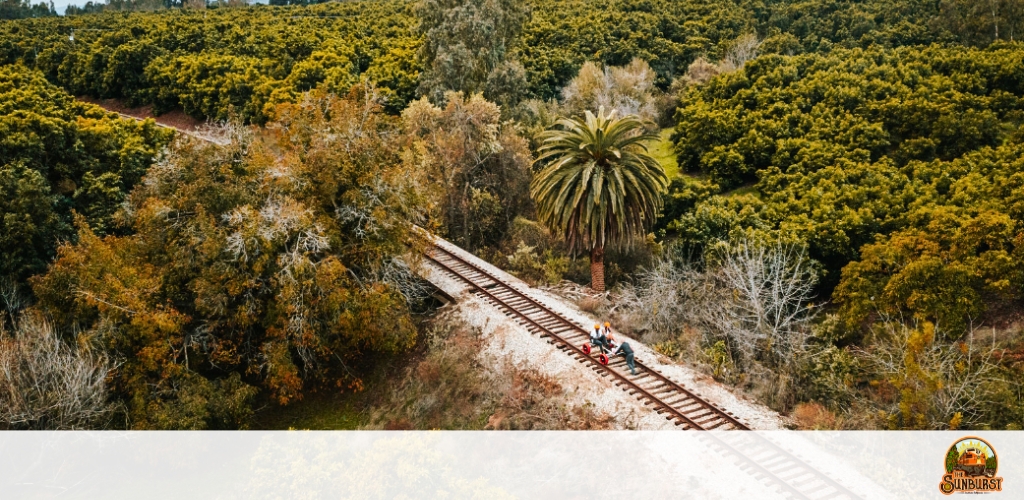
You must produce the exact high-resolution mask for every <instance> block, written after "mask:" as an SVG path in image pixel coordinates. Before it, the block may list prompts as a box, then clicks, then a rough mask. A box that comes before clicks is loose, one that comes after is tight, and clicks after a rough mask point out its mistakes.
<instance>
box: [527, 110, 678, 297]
mask: <svg viewBox="0 0 1024 500" xmlns="http://www.w3.org/2000/svg"><path fill="white" fill-rule="evenodd" d="M656 137H657V136H654V135H652V134H647V133H644V125H643V122H641V121H640V119H639V118H637V117H636V116H634V115H631V116H625V117H622V118H619V117H617V116H616V112H615V111H612V112H611V113H608V114H607V115H606V114H605V111H604V109H603V108H601V109H600V110H599V111H598V113H597V115H596V116H595V115H594V114H593V113H591V112H589V111H587V112H586V115H585V117H584V118H563V119H561V120H559V121H558V123H557V124H556V126H555V128H552V129H551V130H548V131H546V132H545V133H544V134H543V135H542V137H541V141H542V142H541V146H540V157H539V158H537V163H538V164H540V165H541V166H542V169H541V170H540V171H539V172H537V174H536V176H535V177H534V180H533V182H532V183H531V185H530V195H531V196H532V197H533V199H534V201H535V202H536V203H537V215H538V217H539V219H540V221H541V222H543V223H544V224H546V225H547V226H548V227H549V228H551V230H552V231H553V232H555V233H556V234H559V235H561V237H562V238H564V239H565V241H566V243H568V245H569V248H570V251H585V252H587V253H589V254H590V272H591V287H592V288H593V289H594V290H597V291H604V252H605V247H608V246H629V245H632V244H633V243H634V242H635V241H636V240H638V239H641V238H643V236H644V235H645V234H646V233H647V231H649V230H650V229H651V227H652V226H653V225H654V220H655V218H656V217H657V216H658V212H659V211H660V210H661V207H662V200H661V195H662V192H663V191H664V190H665V188H666V185H667V184H668V179H667V177H666V176H665V171H664V170H663V169H662V167H661V165H660V164H659V163H658V161H657V160H655V159H654V158H651V157H650V156H649V155H648V154H647V147H646V146H645V145H644V141H649V140H652V139H655V138H656Z"/></svg>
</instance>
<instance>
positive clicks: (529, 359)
mask: <svg viewBox="0 0 1024 500" xmlns="http://www.w3.org/2000/svg"><path fill="white" fill-rule="evenodd" d="M437 244H438V245H439V246H442V247H443V248H444V249H445V250H448V251H450V252H452V253H454V254H456V255H458V256H459V257H461V258H463V259H466V260H467V261H469V262H471V263H472V264H474V265H476V266H478V267H480V268H481V269H484V270H485V271H487V272H489V273H491V274H493V275H494V276H496V277H497V278H499V279H501V280H502V281H504V282H505V283H507V284H509V285H510V286H512V287H513V288H516V289H518V290H519V291H521V292H523V293H526V294H528V295H530V297H532V298H533V299H534V300H536V301H537V302H540V303H542V304H544V305H545V306H546V307H548V308H550V309H551V310H552V311H555V312H557V313H559V314H562V315H563V316H565V317H566V318H568V319H569V320H571V321H574V322H577V323H580V324H583V325H590V324H593V323H597V322H598V321H596V320H595V318H592V317H589V316H587V315H586V314H584V313H583V312H581V311H580V310H579V309H577V308H576V307H575V306H572V305H569V304H566V303H565V302H564V301H563V300H561V299H560V298H559V297H556V296H554V295H552V294H549V293H546V292H543V291H541V290H537V289H534V288H531V287H530V286H529V285H527V284H526V283H525V282H523V281H522V280H520V279H518V278H516V277H515V276H512V275H510V274H508V273H506V272H504V271H502V270H501V269H499V268H497V267H495V266H493V265H491V264H490V263H488V262H485V261H483V260H482V259H479V258H477V257H476V256H474V255H472V254H470V253H469V252H466V251H464V250H462V249H460V248H458V247H456V246H455V245H452V244H451V243H448V242H446V241H444V240H439V241H438V242H437ZM417 272H419V273H420V274H421V275H422V276H423V277H424V278H426V279H427V280H428V281H430V282H431V283H433V284H434V285H435V286H437V287H438V288H440V289H441V290H443V291H444V292H445V293H447V294H448V295H449V296H451V297H453V298H455V300H456V302H457V310H458V314H459V315H460V317H461V318H462V319H463V320H464V321H466V322H467V323H468V324H470V325H473V326H477V327H479V328H481V329H482V331H483V340H484V348H483V350H484V353H485V354H489V355H493V358H492V359H498V360H504V359H511V360H512V362H513V364H515V365H516V366H519V367H521V368H533V369H537V370H538V371H540V372H541V373H544V374H547V375H549V376H551V377H553V378H554V379H555V380H557V381H558V382H559V383H560V384H562V386H563V387H564V388H565V389H566V391H567V392H568V400H569V404H580V405H582V404H587V403H590V404H593V405H594V408H593V409H594V410H595V411H597V412H599V413H607V414H609V415H612V416H615V417H616V420H617V422H616V425H617V426H618V427H619V428H624V429H643V430H657V429H676V428H678V427H676V426H675V425H674V424H672V423H671V422H669V421H668V420H666V419H665V417H663V416H661V415H658V414H657V413H655V412H654V411H652V410H650V409H649V408H648V407H647V406H644V405H643V403H642V402H640V401H638V400H637V399H635V397H634V396H630V395H629V394H628V393H627V392H626V391H624V390H623V389H620V388H619V387H616V386H615V385H613V384H612V383H611V381H610V380H609V379H610V377H602V376H600V375H598V374H597V372H595V371H594V370H592V369H590V368H588V367H586V366H585V365H584V364H583V363H580V362H578V361H576V360H575V359H574V358H573V357H572V356H570V355H569V354H567V353H564V352H562V351H560V350H558V349H556V348H555V347H554V346H553V345H551V344H549V343H548V342H547V341H546V340H544V339H541V338H540V337H539V336H536V335H533V334H531V333H530V332H529V331H528V330H527V329H526V328H525V327H523V326H522V325H520V324H518V323H517V322H515V321H514V320H513V319H512V318H510V317H507V316H505V315H504V314H503V313H502V312H501V311H499V310H498V309H497V308H495V307H493V306H491V305H489V304H487V303H485V302H484V301H483V300H482V299H480V298H478V297H477V296H475V295H473V294H472V293H470V292H469V287H468V286H467V285H466V284H465V283H464V282H462V281H461V280H459V279H457V278H454V277H452V276H450V275H449V274H448V273H447V272H445V271H444V270H443V269H441V268H440V267H438V266H437V265H436V264H434V263H432V262H430V261H428V260H424V265H422V266H419V269H417ZM616 335H617V336H621V337H622V338H623V339H625V340H628V341H629V343H630V345H631V346H633V348H634V350H635V351H636V354H637V358H638V359H640V360H642V361H643V362H644V364H646V365H647V366H649V367H651V368H654V369H656V370H657V371H659V372H660V373H661V374H663V375H665V376H666V377H668V378H670V379H672V380H673V381H675V382H676V383H678V384H680V385H682V386H683V387H685V388H687V389H689V390H691V391H693V392H695V393H697V394H699V395H700V396H701V397H703V398H704V399H706V400H707V401H709V402H711V403H713V404H715V405H717V406H718V407H720V408H723V409H725V410H727V411H729V412H731V413H732V414H733V415H735V416H736V417H737V418H738V419H739V420H740V421H741V422H743V423H745V424H746V425H747V426H749V427H750V428H752V429H758V430H774V429H783V428H785V423H786V421H785V419H784V418H783V417H781V416H780V415H779V414H778V413H776V412H774V411H772V410H771V409H769V408H767V407H765V406H763V405H760V404H758V403H756V402H753V401H751V400H749V399H747V398H745V397H740V396H737V395H736V394H734V393H732V392H731V391H730V390H729V388H728V387H726V386H724V385H722V384H719V383H718V382H715V381H714V380H713V379H711V378H710V377H708V376H707V375H705V374H703V373H700V372H698V371H696V370H693V369H691V368H688V367H686V366H685V365H680V364H678V363H675V362H673V361H672V360H670V359H668V358H667V357H665V356H662V355H661V354H658V353H657V352H656V351H654V350H653V349H651V348H650V347H648V346H647V345H644V344H643V343H641V342H639V341H637V340H634V339H631V338H629V337H627V336H625V335H622V334H619V333H616ZM493 368H494V369H500V367H493Z"/></svg>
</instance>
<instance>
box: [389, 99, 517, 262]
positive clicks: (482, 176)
mask: <svg viewBox="0 0 1024 500" xmlns="http://www.w3.org/2000/svg"><path fill="white" fill-rule="evenodd" d="M444 100H445V105H444V106H443V107H437V106H434V105H433V104H431V103H430V102H429V101H428V100H427V99H426V98H422V99H420V100H417V101H413V103H412V104H410V105H409V107H408V108H406V110H405V111H403V112H402V121H403V124H404V127H405V130H406V134H407V136H408V139H409V142H410V143H411V144H410V145H411V146H412V147H411V148H410V153H411V156H409V158H410V160H411V161H412V162H414V165H415V167H414V169H415V170H418V171H420V172H422V173H424V174H425V178H424V179H423V182H422V184H421V185H422V187H423V188H424V189H425V190H426V191H429V192H431V193H432V195H433V196H432V198H433V199H435V200H436V202H435V203H436V206H437V207H438V211H439V212H440V214H439V217H438V219H439V222H440V224H439V226H440V227H439V228H438V229H439V230H440V232H441V233H442V234H444V235H445V236H446V237H448V238H449V239H450V240H451V241H453V242H455V243H457V244H458V245H461V246H463V247H464V248H468V249H470V250H477V249H479V248H482V247H484V246H497V245H499V244H501V243H502V240H503V238H504V236H505V234H506V233H507V231H508V228H509V226H510V225H511V223H512V221H513V220H514V219H515V218H516V217H517V216H519V215H524V214H530V212H531V211H532V210H531V209H532V206H531V203H530V197H529V182H530V164H531V163H532V162H533V155H532V154H531V153H530V149H529V145H528V144H527V141H526V140H525V139H523V138H522V137H521V136H519V134H518V133H517V132H516V130H515V127H513V126H512V125H511V124H508V123H506V124H502V123H501V120H500V111H499V109H498V106H497V105H495V104H494V103H491V102H488V101H487V100H485V99H484V98H483V97H482V96H481V95H480V94H475V95H473V96H472V97H470V98H465V97H463V96H462V94H459V93H456V92H450V93H449V94H447V95H446V97H445V99H444Z"/></svg>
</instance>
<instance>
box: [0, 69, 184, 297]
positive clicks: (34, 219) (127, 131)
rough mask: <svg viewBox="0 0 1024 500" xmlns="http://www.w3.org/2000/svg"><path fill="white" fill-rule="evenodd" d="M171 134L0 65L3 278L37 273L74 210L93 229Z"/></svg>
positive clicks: (107, 221)
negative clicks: (106, 109)
mask: <svg viewBox="0 0 1024 500" xmlns="http://www.w3.org/2000/svg"><path fill="white" fill-rule="evenodd" d="M170 136H171V133H170V132H169V131H166V130H164V129H160V128H158V127H156V125H155V124H154V123H153V122H152V121H147V122H143V123H139V122H135V121H134V120H123V119H120V118H118V117H117V115H114V114H112V113H107V112H106V111H104V110H102V109H101V108H99V107H97V106H93V105H91V104H85V103H82V102H78V101H76V100H74V98H72V97H71V96H69V95H68V94H66V93H65V92H63V91H62V90H60V89H59V88H57V87H55V86H53V85H52V84H50V83H48V82H47V81H46V80H45V79H44V78H43V76H42V75H41V74H40V73H39V72H37V71H33V70H28V69H26V68H25V67H23V66H0V279H13V280H14V281H16V282H18V281H21V280H24V279H25V278H27V277H28V276H29V275H31V274H34V273H37V272H41V271H43V270H44V269H45V266H46V264H47V263H48V262H49V260H50V259H51V258H52V257H53V256H54V253H55V250H56V245H57V242H58V241H59V240H67V239H70V238H73V237H74V231H73V230H72V224H71V222H72V221H71V217H72V216H71V213H72V211H75V212H78V213H79V214H81V215H82V216H84V217H85V221H86V223H87V224H88V225H89V226H90V227H91V228H92V229H93V230H94V231H96V232H98V233H100V234H105V233H107V232H109V231H111V230H112V229H113V226H114V220H113V219H114V213H115V212H116V210H117V209H118V208H119V207H120V205H121V203H122V202H123V201H124V199H125V198H126V197H127V195H128V192H129V191H130V190H131V189H132V187H133V186H135V185H136V184H137V183H138V181H139V180H140V179H141V178H142V175H143V174H144V173H145V172H146V169H147V168H148V167H149V165H150V163H151V162H152V161H153V158H154V156H155V155H156V154H157V152H158V151H159V150H160V148H161V147H162V146H163V145H164V144H166V142H167V141H168V140H169V138H170Z"/></svg>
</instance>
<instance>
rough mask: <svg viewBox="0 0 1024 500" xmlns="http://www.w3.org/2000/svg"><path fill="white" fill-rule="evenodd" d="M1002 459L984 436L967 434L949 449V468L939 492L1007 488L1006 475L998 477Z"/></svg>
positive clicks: (990, 490)
mask: <svg viewBox="0 0 1024 500" xmlns="http://www.w3.org/2000/svg"><path fill="white" fill-rule="evenodd" d="M998 468H999V458H998V456H996V450H995V448H993V447H992V445H990V444H989V443H988V441H985V440H984V439H981V438H978V437H965V438H961V439H959V440H957V442H955V443H953V446H950V447H949V451H947V452H946V460H945V469H946V473H945V474H944V475H943V476H942V482H941V483H939V491H941V492H942V493H943V494H945V495H952V494H954V493H974V494H976V493H991V492H994V491H1002V490H1003V478H1001V477H998V476H996V471H997V470H998Z"/></svg>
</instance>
